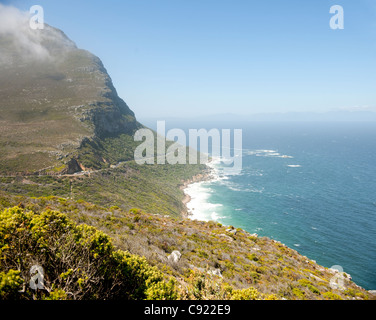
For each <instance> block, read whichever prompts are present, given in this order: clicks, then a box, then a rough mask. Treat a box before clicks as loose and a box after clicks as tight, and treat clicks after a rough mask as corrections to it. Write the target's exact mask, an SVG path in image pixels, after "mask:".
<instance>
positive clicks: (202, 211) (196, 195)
mask: <svg viewBox="0 0 376 320" xmlns="http://www.w3.org/2000/svg"><path fill="white" fill-rule="evenodd" d="M207 185H208V182H196V183H192V184H190V185H188V187H187V188H186V189H185V190H184V192H185V194H187V195H189V197H190V198H191V200H190V201H189V202H188V203H187V204H186V206H187V209H188V213H189V217H190V219H192V220H201V221H210V220H213V214H214V213H216V211H217V210H218V208H220V207H223V205H222V204H220V203H210V202H209V201H208V199H209V197H210V195H211V193H212V190H211V189H210V188H208V187H207ZM214 216H215V215H214Z"/></svg>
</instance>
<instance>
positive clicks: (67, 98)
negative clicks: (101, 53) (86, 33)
mask: <svg viewBox="0 0 376 320" xmlns="http://www.w3.org/2000/svg"><path fill="white" fill-rule="evenodd" d="M14 24H15V26H14V28H12V29H6V30H4V29H2V30H0V150H1V152H0V172H1V173H2V174H10V173H12V174H15V173H26V172H28V173H34V172H38V171H40V170H42V169H45V168H51V169H53V170H54V171H55V172H59V171H61V170H62V171H64V170H66V168H67V164H68V163H70V161H71V159H77V160H79V158H80V157H81V155H82V147H83V145H82V144H83V142H85V141H86V142H87V141H88V140H89V141H95V144H94V145H98V143H100V144H102V145H103V141H102V139H106V138H111V139H118V138H119V137H121V136H122V135H132V134H133V132H134V131H135V130H136V129H137V128H139V127H141V125H140V124H139V123H138V122H137V120H136V118H135V115H134V113H133V112H132V111H131V110H130V108H129V107H128V106H127V104H126V103H125V102H124V101H123V100H122V99H121V98H120V97H119V96H118V94H117V92H116V89H115V88H114V86H113V84H112V81H111V78H110V76H109V75H108V73H107V71H106V69H105V68H104V66H103V63H102V62H101V61H100V59H99V58H97V57H96V56H94V55H93V54H91V53H89V52H88V51H85V50H81V49H78V48H77V46H76V45H75V44H74V43H73V42H72V41H71V40H70V39H69V38H68V37H67V36H66V35H65V34H64V33H63V32H62V31H60V30H57V29H55V28H53V27H51V26H48V25H45V29H43V30H32V29H30V28H29V27H28V20H27V19H25V18H24V17H22V16H20V17H18V18H17V19H16V20H15V21H14ZM86 145H87V144H86ZM104 147H105V146H104ZM104 149H105V148H104ZM102 151H103V150H91V151H90V152H91V153H93V154H94V153H95V157H96V159H97V161H96V165H97V166H100V165H101V164H105V163H106V162H111V160H108V159H105V158H106V156H105V155H104V154H101V153H102ZM85 152H86V153H87V152H88V150H87V148H86V150H85ZM98 159H99V160H98ZM113 160H114V161H116V159H113ZM64 165H65V166H64ZM58 168H60V169H61V170H59V169H58Z"/></svg>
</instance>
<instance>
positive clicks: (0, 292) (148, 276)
mask: <svg viewBox="0 0 376 320" xmlns="http://www.w3.org/2000/svg"><path fill="white" fill-rule="evenodd" d="M34 265H39V266H42V267H43V270H44V289H45V290H39V291H40V292H39V294H37V295H35V292H34V291H33V290H31V288H29V286H28V284H29V282H30V270H31V267H32V266H34ZM22 284H27V285H26V286H25V289H24V290H23V292H19V291H20V286H21V285H22ZM175 292H176V290H175V283H172V282H169V283H166V282H165V281H164V278H163V274H162V273H161V272H160V271H159V270H158V269H156V268H155V267H151V266H150V265H149V264H148V263H147V261H146V259H145V258H141V257H139V256H136V255H132V254H130V253H128V252H124V251H115V249H114V246H113V244H112V242H111V239H110V238H109V237H108V236H107V235H106V234H104V233H103V232H101V231H98V230H97V229H95V228H94V227H90V226H87V225H76V224H75V223H73V222H72V221H71V220H70V219H69V218H68V217H67V216H66V215H64V214H62V213H60V212H57V211H51V210H48V211H45V212H43V213H41V214H40V215H38V214H35V213H33V212H26V211H24V210H23V209H21V208H18V207H15V208H11V209H7V210H4V211H2V212H0V298H1V299H12V300H13V299H34V298H35V297H37V298H38V299H39V298H41V299H51V300H54V299H59V300H65V299H71V300H72V299H73V300H81V299H85V300H90V299H101V300H102V299H107V300H108V299H147V298H149V297H153V298H155V299H173V298H176V293H175Z"/></svg>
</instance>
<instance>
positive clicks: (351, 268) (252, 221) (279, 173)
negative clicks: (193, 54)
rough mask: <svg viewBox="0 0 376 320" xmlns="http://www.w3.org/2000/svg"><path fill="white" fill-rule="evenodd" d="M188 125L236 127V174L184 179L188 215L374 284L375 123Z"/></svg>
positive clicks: (365, 284)
mask: <svg viewBox="0 0 376 320" xmlns="http://www.w3.org/2000/svg"><path fill="white" fill-rule="evenodd" d="M169 127H170V128H172V127H179V124H176V123H172V124H171V126H169ZM180 127H184V125H181V124H180ZM190 128H206V129H211V128H240V129H243V170H242V172H241V173H240V174H238V175H229V176H225V177H222V178H217V179H215V180H213V181H209V182H203V183H196V184H193V185H191V186H190V187H189V188H188V189H187V193H188V194H190V195H191V197H192V198H193V200H192V201H191V203H190V204H189V206H190V209H193V210H192V212H193V214H194V215H193V218H196V219H201V220H216V221H219V222H221V223H222V224H224V225H233V226H235V227H239V228H243V229H245V230H246V231H248V232H250V233H257V234H258V235H259V236H267V237H269V238H272V239H275V240H279V241H281V242H282V243H284V244H286V245H287V246H289V247H291V248H293V249H295V250H297V251H298V252H299V253H301V254H303V255H305V256H307V257H308V258H310V259H312V260H316V261H317V263H319V264H321V265H323V266H325V267H331V266H334V265H339V266H341V267H342V268H343V270H344V271H345V272H347V273H349V274H350V275H351V276H352V279H353V281H355V283H357V284H358V285H360V286H362V287H364V288H365V289H368V290H370V289H376V123H349V122H342V123H341V122H337V123H326V122H322V123H320V122H316V123H313V122H312V123H311V122H302V123H294V122H291V123H278V122H275V123H273V122H265V123H259V122H254V123H246V122H244V123H240V122H239V123H235V124H234V123H233V124H231V125H229V124H218V123H206V124H204V123H196V124H195V123H191V124H190ZM184 129H187V126H186V127H185V128H184Z"/></svg>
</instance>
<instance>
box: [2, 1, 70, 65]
mask: <svg viewBox="0 0 376 320" xmlns="http://www.w3.org/2000/svg"><path fill="white" fill-rule="evenodd" d="M30 17H31V15H30V13H29V12H22V11H20V10H18V9H17V8H14V7H12V6H5V5H2V4H1V3H0V41H8V42H9V41H11V43H12V45H11V48H12V52H4V50H5V48H3V50H2V48H1V46H0V63H1V61H3V62H4V61H7V60H8V61H9V59H12V57H11V56H14V54H17V55H18V56H19V57H21V59H22V60H42V61H43V60H52V59H53V58H54V56H55V55H57V54H61V53H63V52H64V50H69V48H72V47H75V44H74V43H73V42H72V41H70V40H69V39H68V38H67V37H66V36H65V35H64V33H62V32H61V31H59V30H57V29H54V28H52V27H50V26H48V25H47V24H45V28H44V29H42V30H40V29H37V30H34V29H32V28H31V27H30ZM4 47H9V46H4Z"/></svg>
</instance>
